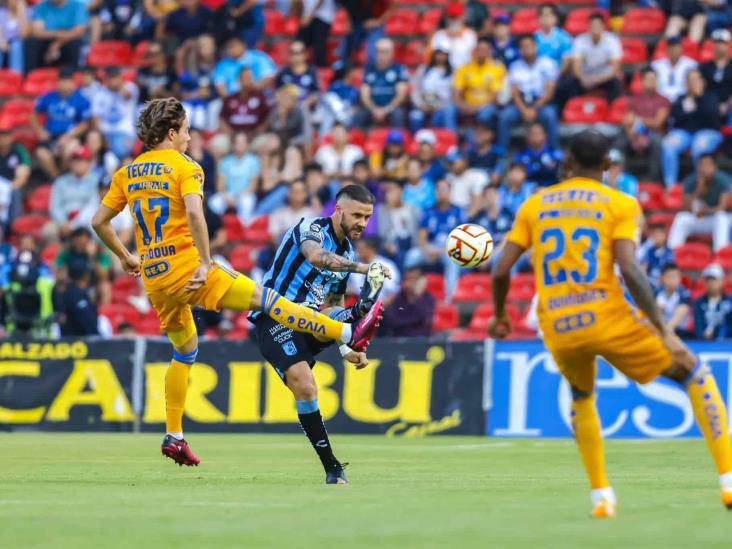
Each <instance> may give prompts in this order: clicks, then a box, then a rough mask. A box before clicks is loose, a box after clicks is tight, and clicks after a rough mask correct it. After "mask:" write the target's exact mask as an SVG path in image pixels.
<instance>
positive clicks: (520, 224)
mask: <svg viewBox="0 0 732 549" xmlns="http://www.w3.org/2000/svg"><path fill="white" fill-rule="evenodd" d="M532 203H533V200H531V199H528V200H527V201H526V202H524V203H523V204H521V206H520V207H519V210H518V212H517V213H516V219H515V220H514V222H513V227H511V230H510V231H509V233H508V235H506V240H508V241H509V242H513V243H514V244H516V245H517V246H521V247H522V248H523V249H525V250H527V249H529V248H531V221H530V220H531V204H532Z"/></svg>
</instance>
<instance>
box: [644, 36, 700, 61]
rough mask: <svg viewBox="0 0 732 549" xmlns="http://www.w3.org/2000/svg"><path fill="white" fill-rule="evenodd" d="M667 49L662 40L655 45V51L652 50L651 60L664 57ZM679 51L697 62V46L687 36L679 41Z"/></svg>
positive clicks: (664, 41)
mask: <svg viewBox="0 0 732 549" xmlns="http://www.w3.org/2000/svg"><path fill="white" fill-rule="evenodd" d="M667 48H668V44H667V43H666V39H665V38H664V39H663V40H661V41H660V42H659V43H658V44H657V45H656V49H654V50H653V59H654V60H656V59H661V58H663V57H666V49H667ZM681 51H682V52H683V55H685V56H686V57H690V58H692V59H696V60H697V61H698V60H699V45H698V44H697V43H696V42H694V41H693V40H692V39H691V38H689V37H688V36H684V38H683V39H682V40H681Z"/></svg>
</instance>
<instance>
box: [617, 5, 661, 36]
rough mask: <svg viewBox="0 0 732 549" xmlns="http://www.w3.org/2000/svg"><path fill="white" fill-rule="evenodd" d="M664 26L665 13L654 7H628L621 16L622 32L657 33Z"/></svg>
mask: <svg viewBox="0 0 732 549" xmlns="http://www.w3.org/2000/svg"><path fill="white" fill-rule="evenodd" d="M665 28H666V15H665V14H664V13H663V12H662V11H661V10H659V9H656V8H630V9H629V10H628V11H626V12H625V15H624V16H623V29H622V32H623V33H624V34H659V33H661V32H663V29H665Z"/></svg>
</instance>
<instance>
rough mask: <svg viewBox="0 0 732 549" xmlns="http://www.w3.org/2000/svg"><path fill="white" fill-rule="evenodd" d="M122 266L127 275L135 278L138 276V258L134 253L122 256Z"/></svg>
mask: <svg viewBox="0 0 732 549" xmlns="http://www.w3.org/2000/svg"><path fill="white" fill-rule="evenodd" d="M121 262H122V268H123V269H124V270H125V272H126V273H127V274H128V275H132V276H134V277H135V278H139V277H140V258H139V257H137V256H136V255H135V254H129V255H127V256H125V257H123V258H122V260H121Z"/></svg>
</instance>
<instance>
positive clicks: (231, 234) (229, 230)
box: [223, 214, 244, 242]
mask: <svg viewBox="0 0 732 549" xmlns="http://www.w3.org/2000/svg"><path fill="white" fill-rule="evenodd" d="M223 221H224V231H225V232H226V239H227V240H228V241H229V242H241V241H243V240H244V227H242V226H241V223H240V222H239V218H238V217H237V216H236V214H224V216H223Z"/></svg>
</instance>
